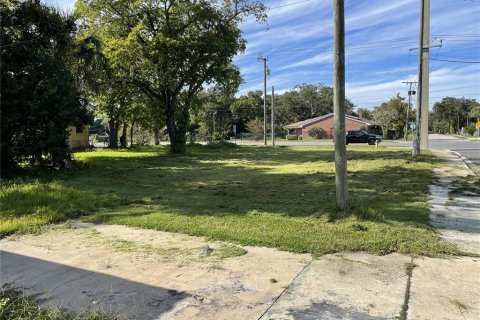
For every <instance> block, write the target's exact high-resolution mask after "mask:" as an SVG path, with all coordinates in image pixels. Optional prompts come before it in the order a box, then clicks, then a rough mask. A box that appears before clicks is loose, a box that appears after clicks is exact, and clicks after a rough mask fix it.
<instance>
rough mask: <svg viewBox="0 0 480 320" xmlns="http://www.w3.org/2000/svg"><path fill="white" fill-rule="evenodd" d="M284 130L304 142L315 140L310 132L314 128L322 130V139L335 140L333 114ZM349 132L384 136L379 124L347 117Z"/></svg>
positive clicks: (346, 124) (292, 125)
mask: <svg viewBox="0 0 480 320" xmlns="http://www.w3.org/2000/svg"><path fill="white" fill-rule="evenodd" d="M360 117H361V114H360ZM283 128H284V129H286V130H288V133H289V134H295V135H298V136H299V137H302V140H306V139H313V138H312V137H310V134H309V131H310V130H311V129H312V128H320V129H321V130H322V138H324V139H333V131H334V125H333V113H329V114H326V115H323V116H319V117H316V118H311V119H307V120H303V121H298V122H295V123H291V124H288V125H286V126H284V127H283ZM349 130H365V131H367V132H368V133H375V134H380V135H381V134H382V128H381V127H380V125H379V124H378V123H376V122H374V121H372V120H367V119H363V118H358V117H354V116H349V115H346V116H345V131H349Z"/></svg>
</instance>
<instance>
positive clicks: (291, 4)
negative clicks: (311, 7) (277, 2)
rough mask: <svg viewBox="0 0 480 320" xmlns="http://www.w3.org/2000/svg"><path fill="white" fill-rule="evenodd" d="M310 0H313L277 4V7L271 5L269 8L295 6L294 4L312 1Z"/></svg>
mask: <svg viewBox="0 0 480 320" xmlns="http://www.w3.org/2000/svg"><path fill="white" fill-rule="evenodd" d="M310 1H312V0H303V1H298V2H293V3H288V4H284V5H281V6H277V7H270V8H268V9H270V10H272V9H278V8H284V7H289V6H294V5H297V4H302V3H305V2H310Z"/></svg>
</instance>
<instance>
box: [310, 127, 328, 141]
mask: <svg viewBox="0 0 480 320" xmlns="http://www.w3.org/2000/svg"><path fill="white" fill-rule="evenodd" d="M308 135H309V136H310V137H312V138H314V139H323V138H326V137H327V132H325V130H323V129H322V128H311V129H310V130H308Z"/></svg>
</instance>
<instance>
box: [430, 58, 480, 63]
mask: <svg viewBox="0 0 480 320" xmlns="http://www.w3.org/2000/svg"><path fill="white" fill-rule="evenodd" d="M430 60H435V61H443V62H456V63H480V61H464V60H447V59H434V58H430Z"/></svg>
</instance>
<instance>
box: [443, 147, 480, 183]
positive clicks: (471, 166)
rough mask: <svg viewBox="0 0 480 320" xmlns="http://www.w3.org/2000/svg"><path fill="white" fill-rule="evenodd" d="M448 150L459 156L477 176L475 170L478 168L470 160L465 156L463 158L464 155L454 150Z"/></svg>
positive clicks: (479, 169) (479, 170) (478, 169)
mask: <svg viewBox="0 0 480 320" xmlns="http://www.w3.org/2000/svg"><path fill="white" fill-rule="evenodd" d="M448 151H450V152H452V153H453V154H455V155H456V156H457V157H459V158H460V160H462V161H463V163H464V164H465V166H466V167H467V168H468V169H469V170H470V171H471V172H472V173H473V174H474V175H476V176H477V177H478V176H479V175H478V174H477V171H478V172H480V168H479V167H478V166H477V165H476V164H474V163H473V162H472V161H470V160H468V159H467V158H465V157H464V156H462V155H461V154H460V153H458V152H456V151H452V150H448Z"/></svg>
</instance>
